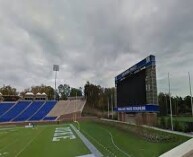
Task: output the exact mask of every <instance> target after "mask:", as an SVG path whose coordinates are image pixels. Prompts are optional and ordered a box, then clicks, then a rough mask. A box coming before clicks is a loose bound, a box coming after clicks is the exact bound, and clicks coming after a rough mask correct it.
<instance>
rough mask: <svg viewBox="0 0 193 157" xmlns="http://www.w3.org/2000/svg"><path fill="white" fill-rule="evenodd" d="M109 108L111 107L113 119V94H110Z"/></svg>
mask: <svg viewBox="0 0 193 157" xmlns="http://www.w3.org/2000/svg"><path fill="white" fill-rule="evenodd" d="M111 107H112V119H113V94H111Z"/></svg>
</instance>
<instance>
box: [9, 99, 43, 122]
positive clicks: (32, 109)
mask: <svg viewBox="0 0 193 157" xmlns="http://www.w3.org/2000/svg"><path fill="white" fill-rule="evenodd" d="M44 103H45V101H34V102H33V103H32V104H31V105H30V106H29V107H28V108H27V109H26V110H25V111H24V112H23V113H21V114H20V115H19V116H18V117H16V118H15V119H14V120H13V121H26V120H28V119H29V118H31V117H32V116H33V115H34V114H35V113H36V112H37V111H38V110H39V109H40V108H41V107H42V105H43V104H44Z"/></svg>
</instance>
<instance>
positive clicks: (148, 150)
mask: <svg viewBox="0 0 193 157" xmlns="http://www.w3.org/2000/svg"><path fill="white" fill-rule="evenodd" d="M81 131H82V132H83V133H84V134H85V135H86V136H87V137H88V138H89V139H90V140H91V141H92V142H93V143H94V144H95V145H96V146H97V148H98V149H99V150H100V151H101V152H103V154H104V155H106V156H113V155H112V153H113V154H114V155H116V156H118V157H124V156H126V155H124V154H123V153H122V152H120V151H119V150H118V149H117V148H116V147H114V146H113V144H112V141H111V137H110V135H109V133H108V131H109V132H111V134H112V136H113V140H114V142H115V144H116V145H117V146H118V147H119V148H121V149H122V150H123V151H125V152H126V153H128V154H129V155H131V156H134V157H154V156H155V157H156V156H159V155H160V154H162V153H164V152H166V151H167V150H170V149H171V148H173V147H175V146H176V145H179V144H180V143H182V142H184V141H186V140H187V139H188V138H186V137H180V136H176V138H177V141H175V142H162V143H152V142H148V141H146V140H144V139H142V138H140V137H138V136H136V135H133V134H132V133H130V132H129V131H124V130H120V129H118V128H116V127H112V126H108V125H103V124H98V123H95V122H82V123H81ZM104 147H105V148H104ZM106 149H107V150H106ZM111 152H112V153H111Z"/></svg>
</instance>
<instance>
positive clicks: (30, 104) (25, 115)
mask: <svg viewBox="0 0 193 157" xmlns="http://www.w3.org/2000/svg"><path fill="white" fill-rule="evenodd" d="M56 103H57V101H26V100H25V101H24V100H23V101H18V102H1V103H0V122H22V121H40V120H43V121H48V120H49V121H53V120H55V119H56V118H57V117H53V116H47V114H48V113H49V112H50V111H51V110H52V108H53V107H54V106H55V105H56Z"/></svg>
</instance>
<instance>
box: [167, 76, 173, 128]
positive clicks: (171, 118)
mask: <svg viewBox="0 0 193 157" xmlns="http://www.w3.org/2000/svg"><path fill="white" fill-rule="evenodd" d="M168 86H169V98H170V120H171V127H172V131H173V130H174V128H173V117H172V100H171V92H170V74H169V73H168Z"/></svg>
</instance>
